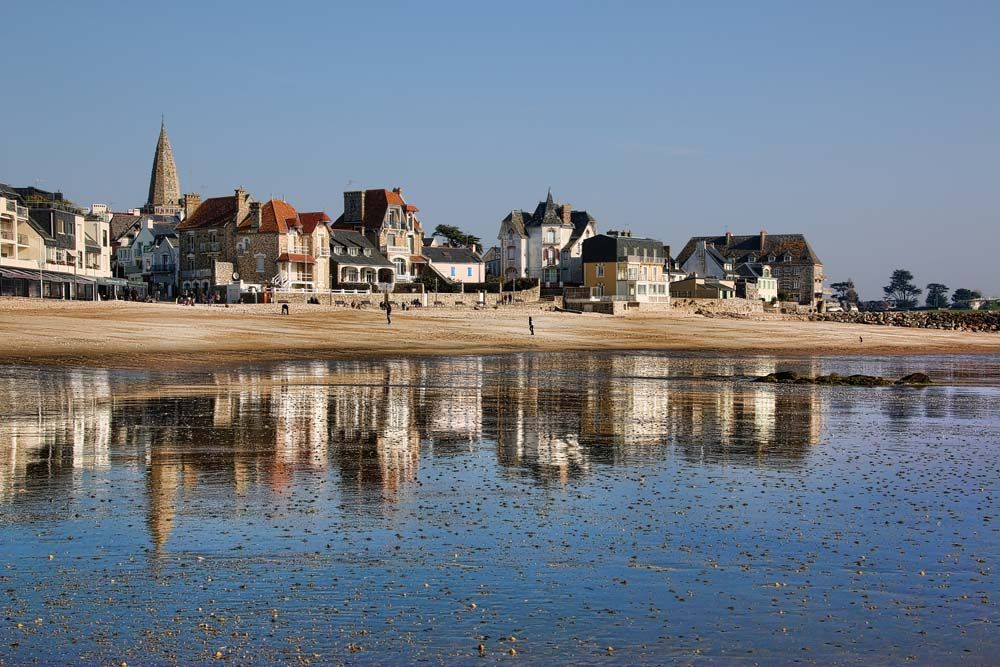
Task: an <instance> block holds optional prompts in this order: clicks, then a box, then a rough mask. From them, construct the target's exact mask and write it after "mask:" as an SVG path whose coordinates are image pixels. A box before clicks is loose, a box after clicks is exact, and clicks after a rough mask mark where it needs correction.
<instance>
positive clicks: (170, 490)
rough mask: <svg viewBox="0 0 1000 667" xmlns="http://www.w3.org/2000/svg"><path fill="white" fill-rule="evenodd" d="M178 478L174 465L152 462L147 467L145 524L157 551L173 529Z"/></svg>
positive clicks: (176, 468)
mask: <svg viewBox="0 0 1000 667" xmlns="http://www.w3.org/2000/svg"><path fill="white" fill-rule="evenodd" d="M180 476H181V475H180V470H179V468H178V466H177V464H176V463H158V462H157V461H153V462H152V463H151V464H150V466H149V476H148V478H147V486H148V488H149V517H148V519H147V522H146V523H147V525H148V526H149V536H150V537H151V538H152V539H153V545H154V546H155V547H156V549H157V551H159V550H160V549H162V548H163V546H164V545H166V543H167V538H169V537H170V533H171V531H172V530H173V528H174V516H175V515H176V514H177V510H176V508H175V506H174V503H175V501H176V498H177V487H178V486H179V481H180Z"/></svg>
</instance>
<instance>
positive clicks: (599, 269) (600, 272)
mask: <svg viewBox="0 0 1000 667" xmlns="http://www.w3.org/2000/svg"><path fill="white" fill-rule="evenodd" d="M596 274H597V277H598V278H603V277H604V265H603V264H598V265H597V269H596Z"/></svg>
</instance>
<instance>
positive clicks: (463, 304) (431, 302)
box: [261, 287, 538, 308]
mask: <svg viewBox="0 0 1000 667" xmlns="http://www.w3.org/2000/svg"><path fill="white" fill-rule="evenodd" d="M504 294H511V292H504ZM481 295H482V296H483V297H485V298H484V300H483V301H480V296H481ZM513 295H514V303H515V304H519V303H537V302H538V288H537V287H533V288H531V289H526V290H521V291H519V292H513ZM313 297H316V298H318V299H319V302H320V303H321V304H324V305H337V304H338V303H342V304H343V305H344V306H347V307H350V306H351V305H353V304H355V303H365V302H367V303H368V305H370V306H373V307H378V304H379V303H381V302H382V301H383V300H384V299H385V295H384V294H380V293H378V292H374V293H371V294H339V293H336V292H328V293H325V294H324V293H312V292H291V291H289V292H282V291H277V292H274V293H273V298H272V300H273V301H274V302H275V303H290V304H291V303H300V304H304V303H307V302H308V301H309V299H311V298H313ZM261 298H263V297H261ZM415 299H416V300H419V301H420V302H421V303H423V304H425V305H426V306H428V307H445V308H455V307H457V308H472V307H474V306H477V305H479V304H480V303H483V304H484V305H486V306H495V305H497V303H498V302H499V300H500V295H499V294H490V293H486V294H482V293H480V292H466V293H464V294H463V293H457V292H456V293H446V292H426V293H414V294H401V293H400V294H390V295H389V300H390V301H391V302H393V303H395V304H402V303H404V302H405V303H413V301H414V300H415ZM438 304H439V305H438Z"/></svg>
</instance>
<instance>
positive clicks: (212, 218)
mask: <svg viewBox="0 0 1000 667" xmlns="http://www.w3.org/2000/svg"><path fill="white" fill-rule="evenodd" d="M238 212H239V204H238V203H237V201H236V196H235V195H230V196H228V197H211V198H209V199H206V200H205V201H203V202H202V203H201V206H199V207H198V208H196V209H195V211H194V213H192V214H191V215H190V216H188V217H187V218H185V219H184V222H182V223H181V224H179V225H177V229H179V230H182V231H183V230H187V229H203V228H206V227H221V226H223V225H225V224H226V223H227V222H229V221H230V220H232V219H233V218H234V217H235V216H236V214H237V213H238Z"/></svg>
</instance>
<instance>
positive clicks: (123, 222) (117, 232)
mask: <svg viewBox="0 0 1000 667" xmlns="http://www.w3.org/2000/svg"><path fill="white" fill-rule="evenodd" d="M137 222H139V216H137V215H132V214H131V213H112V214H111V222H110V223H108V224H109V226H110V227H111V238H112V239H114V240H118V238H119V237H121V235H122V234H124V233H125V232H127V231H128V230H129V228H130V227H131V226H132V225H134V224H135V223H137Z"/></svg>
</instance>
